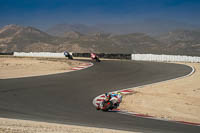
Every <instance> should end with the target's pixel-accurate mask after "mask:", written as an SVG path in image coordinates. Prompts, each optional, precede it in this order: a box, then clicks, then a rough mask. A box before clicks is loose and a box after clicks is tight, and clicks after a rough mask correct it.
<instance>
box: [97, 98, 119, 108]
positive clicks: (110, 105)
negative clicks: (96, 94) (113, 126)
mask: <svg viewBox="0 0 200 133" xmlns="http://www.w3.org/2000/svg"><path fill="white" fill-rule="evenodd" d="M101 104H102V106H103V107H102V108H101V110H102V111H109V110H113V109H117V107H118V106H119V104H113V103H112V101H106V100H104V101H102V103H101ZM99 109H100V108H99ZM99 109H97V110H99Z"/></svg>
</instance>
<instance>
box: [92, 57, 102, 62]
mask: <svg viewBox="0 0 200 133" xmlns="http://www.w3.org/2000/svg"><path fill="white" fill-rule="evenodd" d="M93 60H95V61H96V62H101V60H100V59H99V57H98V56H96V57H95V58H94V59H93Z"/></svg>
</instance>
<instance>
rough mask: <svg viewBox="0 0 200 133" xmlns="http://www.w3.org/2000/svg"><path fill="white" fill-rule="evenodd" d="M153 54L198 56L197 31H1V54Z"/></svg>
mask: <svg viewBox="0 0 200 133" xmlns="http://www.w3.org/2000/svg"><path fill="white" fill-rule="evenodd" d="M66 50H67V51H73V52H97V53H141V54H144V53H153V54H182V55H198V56H200V31H198V30H195V31H194V30H175V31H172V32H169V33H166V34H163V35H160V36H157V37H151V36H149V35H147V34H144V33H131V34H121V35H115V34H110V33H101V32H96V33H88V34H83V33H80V32H77V31H69V32H64V33H63V35H62V37H56V36H52V35H49V34H47V33H45V32H42V31H40V30H38V29H36V28H33V27H22V26H18V25H8V26H5V27H3V28H2V29H0V52H13V51H24V52H42V51H49V52H63V51H66Z"/></svg>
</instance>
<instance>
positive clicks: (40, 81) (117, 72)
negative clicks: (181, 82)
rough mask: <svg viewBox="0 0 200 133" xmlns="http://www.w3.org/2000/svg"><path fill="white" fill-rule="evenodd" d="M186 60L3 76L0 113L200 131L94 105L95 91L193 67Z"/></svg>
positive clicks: (161, 77) (154, 79)
mask: <svg viewBox="0 0 200 133" xmlns="http://www.w3.org/2000/svg"><path fill="white" fill-rule="evenodd" d="M190 71H191V68H190V67H187V66H184V65H177V64H164V63H151V62H135V61H102V62H101V63H97V64H95V65H94V66H93V67H91V68H89V69H85V70H81V71H76V72H72V73H63V74H54V75H48V76H40V77H30V78H19V79H8V80H0V117H7V118H18V119H31V120H36V121H48V122H58V123H66V124H74V125H86V126H95V127H105V128H113V129H121V130H128V131H142V132H176V133H177V132H190V133H191V132H199V131H200V127H196V126H189V125H183V124H178V123H173V122H167V121H160V120H152V119H144V118H138V117H131V116H126V115H122V114H119V113H114V112H112V113H107V112H101V111H100V112H99V111H96V109H95V108H94V106H93V105H92V102H91V101H92V100H93V98H94V97H95V96H97V95H99V94H102V93H104V92H107V91H113V90H114V89H113V88H118V89H122V88H129V87H134V86H138V85H144V84H149V83H153V82H158V81H162V80H167V79H171V78H176V77H179V76H183V75H186V74H188V73H190Z"/></svg>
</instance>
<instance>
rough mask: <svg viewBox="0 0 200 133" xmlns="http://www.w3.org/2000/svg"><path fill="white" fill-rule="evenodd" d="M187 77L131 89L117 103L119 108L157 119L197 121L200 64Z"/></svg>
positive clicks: (199, 108) (198, 121)
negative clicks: (120, 101)
mask: <svg viewBox="0 0 200 133" xmlns="http://www.w3.org/2000/svg"><path fill="white" fill-rule="evenodd" d="M186 65H190V66H193V67H194V68H195V69H196V71H195V73H194V74H192V75H191V76H189V77H185V78H181V79H177V80H171V81H166V82H162V83H156V84H152V85H147V86H144V87H138V88H134V93H133V94H132V95H126V96H124V98H123V103H122V104H121V105H120V108H121V109H122V110H128V111H130V112H136V113H141V114H148V115H151V116H155V117H157V118H165V119H170V120H178V121H187V122H194V123H200V113H199V112H200V64H194V63H193V64H192V63H191V64H186Z"/></svg>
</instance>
